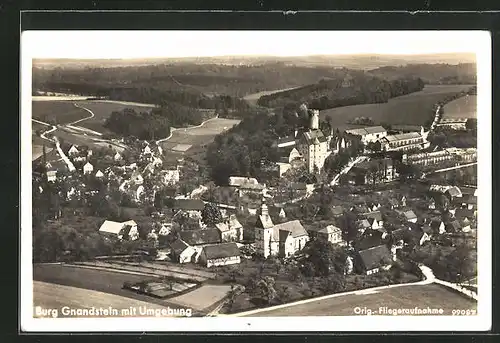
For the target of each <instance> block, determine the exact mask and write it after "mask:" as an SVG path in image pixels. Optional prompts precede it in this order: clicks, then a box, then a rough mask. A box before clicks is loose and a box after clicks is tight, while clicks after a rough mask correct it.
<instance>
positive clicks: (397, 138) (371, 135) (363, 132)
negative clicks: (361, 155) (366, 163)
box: [346, 126, 430, 151]
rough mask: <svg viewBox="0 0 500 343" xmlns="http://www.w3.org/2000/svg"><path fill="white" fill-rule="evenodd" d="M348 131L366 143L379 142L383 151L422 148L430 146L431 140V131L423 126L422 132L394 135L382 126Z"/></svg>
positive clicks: (347, 131)
mask: <svg viewBox="0 0 500 343" xmlns="http://www.w3.org/2000/svg"><path fill="white" fill-rule="evenodd" d="M346 133H348V134H350V135H354V136H357V137H359V138H360V139H361V141H362V142H363V143H364V144H365V145H367V144H368V143H376V142H379V143H380V147H381V150H382V151H410V150H422V149H426V148H428V147H429V146H430V142H429V141H428V140H427V137H428V135H429V132H425V131H424V128H423V127H422V128H421V130H420V132H407V133H401V134H394V135H389V134H388V133H387V130H386V129H384V128H383V127H382V126H369V127H364V128H358V129H351V130H346Z"/></svg>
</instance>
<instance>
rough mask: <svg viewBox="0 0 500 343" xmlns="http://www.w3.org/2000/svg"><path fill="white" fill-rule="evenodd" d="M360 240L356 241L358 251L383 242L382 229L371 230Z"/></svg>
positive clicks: (355, 245)
mask: <svg viewBox="0 0 500 343" xmlns="http://www.w3.org/2000/svg"><path fill="white" fill-rule="evenodd" d="M367 232H368V233H365V234H364V235H363V236H362V237H361V238H360V239H358V241H356V242H355V244H354V248H355V249H356V250H357V251H360V250H365V249H369V248H372V247H375V246H378V245H381V244H382V235H383V233H382V232H381V231H375V230H369V231H367Z"/></svg>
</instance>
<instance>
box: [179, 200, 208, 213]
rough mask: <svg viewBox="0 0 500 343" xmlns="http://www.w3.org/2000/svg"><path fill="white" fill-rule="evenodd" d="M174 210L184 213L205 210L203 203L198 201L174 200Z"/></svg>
mask: <svg viewBox="0 0 500 343" xmlns="http://www.w3.org/2000/svg"><path fill="white" fill-rule="evenodd" d="M174 208H175V209H178V210H184V211H201V210H203V208H205V203H204V202H203V201H202V200H199V199H176V200H175V203H174Z"/></svg>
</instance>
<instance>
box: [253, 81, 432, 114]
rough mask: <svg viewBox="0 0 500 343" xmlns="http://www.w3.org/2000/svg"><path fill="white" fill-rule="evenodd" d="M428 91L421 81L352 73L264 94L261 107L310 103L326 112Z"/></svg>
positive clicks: (260, 102) (260, 103)
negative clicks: (326, 110) (329, 109)
mask: <svg viewBox="0 0 500 343" xmlns="http://www.w3.org/2000/svg"><path fill="white" fill-rule="evenodd" d="M423 88H424V82H423V81H422V80H421V79H420V78H405V79H396V80H392V81H387V80H384V79H381V78H378V77H373V76H369V75H366V74H365V73H363V72H356V73H348V74H346V75H345V76H343V77H342V78H338V79H330V80H328V79H322V80H321V81H320V82H318V83H315V84H312V85H308V86H304V87H301V88H297V89H292V90H287V91H284V92H278V93H273V94H269V95H264V96H262V97H261V98H260V99H259V100H258V104H259V105H260V106H266V107H280V106H284V105H286V104H290V103H307V104H308V105H309V107H311V108H315V109H319V110H325V109H328V108H335V107H340V106H350V105H360V104H373V103H384V102H387V101H389V99H390V98H394V97H397V96H401V95H405V94H410V93H413V92H418V91H420V90H422V89H423Z"/></svg>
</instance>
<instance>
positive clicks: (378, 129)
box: [346, 126, 386, 136]
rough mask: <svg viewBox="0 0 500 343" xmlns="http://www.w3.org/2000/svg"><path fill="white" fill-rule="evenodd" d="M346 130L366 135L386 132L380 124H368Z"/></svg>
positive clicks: (354, 133)
mask: <svg viewBox="0 0 500 343" xmlns="http://www.w3.org/2000/svg"><path fill="white" fill-rule="evenodd" d="M346 132H347V133H349V134H351V135H355V136H366V135H369V134H376V133H382V132H386V129H384V128H383V127H382V126H368V127H363V128H359V129H351V130H346Z"/></svg>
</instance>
